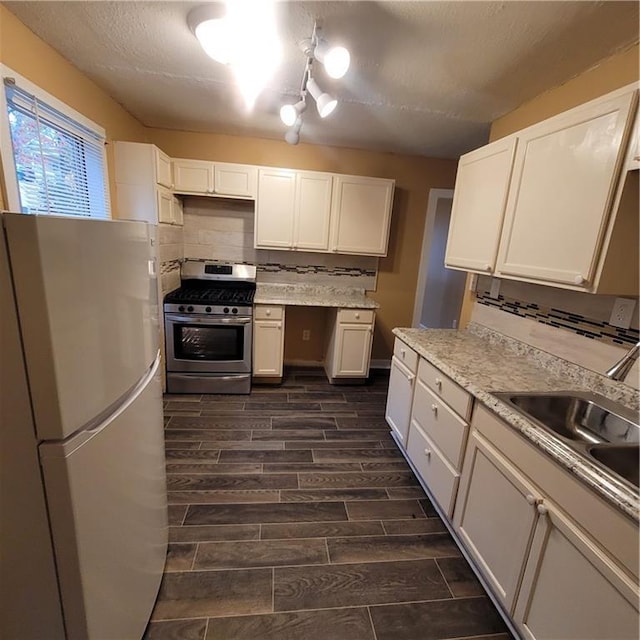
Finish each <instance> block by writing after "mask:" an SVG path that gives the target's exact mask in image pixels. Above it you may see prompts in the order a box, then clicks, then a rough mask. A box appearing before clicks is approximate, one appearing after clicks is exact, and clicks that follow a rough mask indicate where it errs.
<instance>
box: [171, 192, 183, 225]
mask: <svg viewBox="0 0 640 640" xmlns="http://www.w3.org/2000/svg"><path fill="white" fill-rule="evenodd" d="M171 222H172V223H173V224H177V225H180V226H182V224H183V207H182V200H180V198H176V196H173V198H172V199H171Z"/></svg>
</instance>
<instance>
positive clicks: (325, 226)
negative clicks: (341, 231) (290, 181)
mask: <svg viewBox="0 0 640 640" xmlns="http://www.w3.org/2000/svg"><path fill="white" fill-rule="evenodd" d="M332 180H333V178H332V176H331V174H329V173H319V172H317V171H299V172H297V174H296V195H295V211H296V213H295V220H294V234H293V236H294V240H293V248H294V249H299V250H305V251H327V250H328V249H329V221H330V219H331V218H330V216H331V183H332Z"/></svg>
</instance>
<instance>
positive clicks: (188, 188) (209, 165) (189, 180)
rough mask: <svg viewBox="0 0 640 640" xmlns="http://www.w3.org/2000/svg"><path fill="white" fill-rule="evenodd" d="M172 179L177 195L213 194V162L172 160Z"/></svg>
mask: <svg viewBox="0 0 640 640" xmlns="http://www.w3.org/2000/svg"><path fill="white" fill-rule="evenodd" d="M173 178H174V186H173V188H174V191H176V192H178V193H197V194H204V195H211V194H213V184H214V182H213V181H214V175H213V162H206V161H204V160H185V159H174V161H173Z"/></svg>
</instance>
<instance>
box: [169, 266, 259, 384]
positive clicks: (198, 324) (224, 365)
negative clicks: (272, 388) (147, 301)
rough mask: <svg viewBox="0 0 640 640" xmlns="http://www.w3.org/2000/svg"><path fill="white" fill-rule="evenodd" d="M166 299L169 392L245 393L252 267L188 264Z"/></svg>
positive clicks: (248, 380) (253, 282) (248, 372)
mask: <svg viewBox="0 0 640 640" xmlns="http://www.w3.org/2000/svg"><path fill="white" fill-rule="evenodd" d="M181 280H182V283H181V286H180V288H178V289H175V290H174V291H172V292H170V293H168V294H167V295H166V296H165V298H164V327H165V348H166V363H167V391H168V392H169V393H249V392H250V390H251V348H252V334H253V327H252V319H253V296H254V294H255V290H256V268H255V266H252V265H246V264H225V263H220V262H206V261H197V260H187V261H186V262H184V263H183V265H182V269H181Z"/></svg>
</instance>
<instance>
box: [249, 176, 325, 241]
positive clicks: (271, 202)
mask: <svg viewBox="0 0 640 640" xmlns="http://www.w3.org/2000/svg"><path fill="white" fill-rule="evenodd" d="M331 182H332V175H331V174H330V173H320V172H318V171H292V170H289V169H260V172H259V177H258V199H257V203H256V222H255V246H256V247H258V248H272V249H298V250H301V251H327V250H328V249H329V221H330V215H331Z"/></svg>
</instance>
